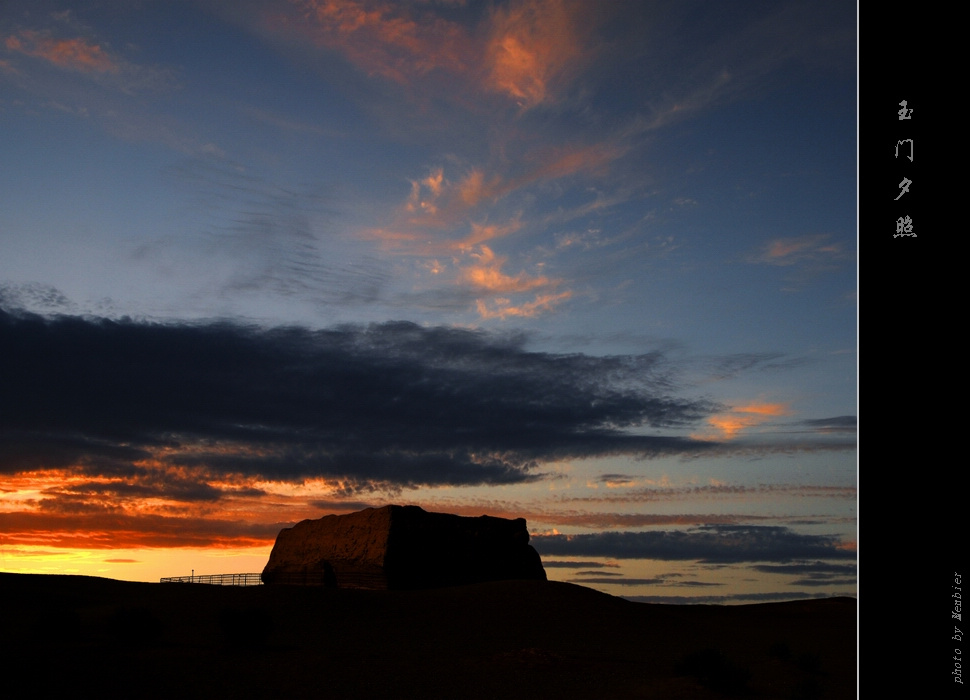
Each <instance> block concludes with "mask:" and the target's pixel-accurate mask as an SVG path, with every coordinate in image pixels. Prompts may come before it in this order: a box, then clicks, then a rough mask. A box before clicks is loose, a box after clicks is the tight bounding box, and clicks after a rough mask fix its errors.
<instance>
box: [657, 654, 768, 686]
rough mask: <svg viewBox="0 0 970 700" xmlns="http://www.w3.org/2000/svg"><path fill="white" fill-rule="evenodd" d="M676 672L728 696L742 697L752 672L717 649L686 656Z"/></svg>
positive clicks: (677, 665)
mask: <svg viewBox="0 0 970 700" xmlns="http://www.w3.org/2000/svg"><path fill="white" fill-rule="evenodd" d="M674 672H675V673H677V674H678V675H680V676H690V677H692V678H694V679H696V680H697V682H698V683H700V684H701V685H703V686H705V687H707V688H710V689H711V690H716V691H717V692H719V693H724V694H726V695H741V694H743V693H744V692H746V691H747V689H748V681H749V680H750V679H751V672H750V671H749V670H748V669H746V668H744V667H742V666H738V665H737V664H735V663H734V662H733V661H731V660H730V659H728V658H727V657H726V656H724V654H722V653H721V652H720V651H718V650H717V649H702V650H701V651H695V652H692V653H690V654H687V655H686V656H684V657H683V658H682V659H681V660H680V661H678V662H677V663H676V664H675V665H674Z"/></svg>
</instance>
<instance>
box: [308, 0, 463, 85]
mask: <svg viewBox="0 0 970 700" xmlns="http://www.w3.org/2000/svg"><path fill="white" fill-rule="evenodd" d="M303 7H304V8H305V10H306V16H307V18H308V19H310V20H312V21H314V25H313V26H312V28H311V31H312V35H313V39H314V40H315V41H316V42H317V43H319V44H322V45H324V46H327V47H329V48H334V49H337V50H339V51H340V52H341V53H343V54H344V55H346V56H347V57H348V58H349V59H350V61H351V62H352V63H354V64H355V65H357V66H359V67H360V68H362V69H364V70H365V71H367V72H368V73H369V74H371V75H380V76H382V77H384V78H388V79H390V80H394V81H396V82H399V83H407V82H410V81H411V80H412V79H413V78H415V77H417V76H420V75H423V74H426V73H428V72H429V71H431V70H433V69H435V68H446V69H448V70H451V71H462V70H463V67H464V66H465V65H466V63H467V62H466V60H465V54H466V52H467V49H466V48H465V44H466V41H467V37H466V36H465V33H464V32H463V30H462V29H461V27H459V26H458V25H456V24H454V23H452V22H448V21H447V20H444V19H441V18H436V17H433V16H431V15H430V14H428V15H426V16H424V17H422V21H420V22H419V21H416V20H414V19H412V18H411V17H409V16H406V14H404V13H405V12H406V9H407V8H406V6H403V5H401V4H395V3H388V2H373V1H366V0H306V2H304V3H303Z"/></svg>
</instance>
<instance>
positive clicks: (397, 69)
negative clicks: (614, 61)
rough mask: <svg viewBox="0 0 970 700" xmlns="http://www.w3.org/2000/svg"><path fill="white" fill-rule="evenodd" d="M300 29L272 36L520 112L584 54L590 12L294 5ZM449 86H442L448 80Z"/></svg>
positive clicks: (531, 0)
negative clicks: (509, 104) (499, 99)
mask: <svg viewBox="0 0 970 700" xmlns="http://www.w3.org/2000/svg"><path fill="white" fill-rule="evenodd" d="M295 7H296V8H297V9H298V11H299V12H300V14H301V15H302V19H303V20H304V24H301V25H299V28H297V25H295V24H291V23H288V22H285V21H281V20H280V19H276V20H275V21H271V23H272V31H274V32H276V33H278V34H287V35H290V36H302V37H304V38H306V39H307V40H309V41H311V42H313V43H314V44H315V45H317V46H319V47H322V48H326V49H329V50H333V51H337V52H339V53H340V54H342V55H343V56H344V57H345V58H346V59H347V60H348V61H350V62H351V63H352V64H353V65H355V66H357V67H358V68H359V69H360V70H362V71H364V72H365V73H367V74H368V75H370V76H375V77H380V78H383V79H386V80H391V81H393V82H396V83H400V84H405V85H409V86H414V85H415V84H418V83H425V82H428V81H430V80H431V79H432V78H433V77H435V76H440V75H441V74H448V75H451V76H453V77H455V78H457V79H459V80H460V81H461V84H462V85H463V86H464V88H465V89H468V88H471V89H472V90H473V91H476V92H478V93H492V94H496V95H501V96H504V97H505V98H507V99H509V100H512V101H514V102H515V103H516V104H517V105H518V106H519V107H521V108H523V109H528V108H532V107H535V106H538V105H541V104H543V103H547V102H550V101H553V100H555V99H557V98H558V97H559V95H560V90H561V88H562V86H563V84H564V83H565V82H566V81H567V79H568V78H569V77H570V75H571V74H572V73H573V72H574V70H575V69H576V68H577V67H578V66H579V65H581V64H582V62H583V59H584V58H585V57H586V56H587V55H588V53H589V38H590V36H591V31H592V27H593V24H594V22H593V21H592V20H593V19H595V18H596V14H595V13H592V12H590V7H589V6H587V5H585V4H583V3H569V2H563V1H562V0H516V1H515V2H512V3H509V4H508V5H505V6H496V7H492V8H489V9H487V10H486V11H485V12H484V13H479V14H477V16H476V15H475V14H473V13H469V12H455V11H450V12H447V13H442V12H436V10H437V8H435V7H434V6H433V5H424V6H422V5H420V4H411V3H391V2H387V1H386V0H302V1H301V2H297V3H295ZM449 84H450V83H449Z"/></svg>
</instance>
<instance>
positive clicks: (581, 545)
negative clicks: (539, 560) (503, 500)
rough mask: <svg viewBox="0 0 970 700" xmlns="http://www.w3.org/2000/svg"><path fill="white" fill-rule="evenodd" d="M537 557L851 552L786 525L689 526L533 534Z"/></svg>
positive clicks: (742, 557)
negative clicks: (683, 528) (653, 529)
mask: <svg viewBox="0 0 970 700" xmlns="http://www.w3.org/2000/svg"><path fill="white" fill-rule="evenodd" d="M532 544H533V546H534V547H535V548H536V550H537V551H538V552H539V554H540V555H543V556H546V555H553V556H586V557H589V556H597V557H610V558H614V559H661V560H668V561H672V560H675V561H684V560H692V559H693V560H698V561H702V562H707V563H717V564H722V563H738V562H745V561H776V562H787V561H791V560H794V559H807V558H820V559H821V558H824V559H849V558H854V557H855V553H854V552H851V551H848V550H846V549H842V548H840V547H839V544H840V543H839V541H838V540H837V539H836V538H834V537H828V536H825V535H803V534H799V533H796V532H794V531H792V530H790V529H789V528H787V527H778V526H761V525H708V526H704V527H699V528H694V529H691V530H686V531H680V530H673V531H659V532H658V531H652V532H601V533H595V534H585V535H535V536H533V538H532Z"/></svg>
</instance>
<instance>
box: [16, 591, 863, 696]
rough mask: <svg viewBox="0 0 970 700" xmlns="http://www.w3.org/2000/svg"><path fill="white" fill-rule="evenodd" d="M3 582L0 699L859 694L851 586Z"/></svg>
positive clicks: (855, 623)
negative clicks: (731, 591) (682, 590)
mask: <svg viewBox="0 0 970 700" xmlns="http://www.w3.org/2000/svg"><path fill="white" fill-rule="evenodd" d="M0 595H2V596H3V601H4V609H5V610H4V615H3V625H2V628H3V632H4V634H3V645H4V646H5V647H6V650H5V652H4V654H3V659H4V663H5V665H7V667H8V669H9V671H8V673H7V674H5V677H6V680H5V688H4V690H5V694H6V693H13V694H10V695H7V697H26V696H28V695H29V694H33V695H47V694H48V693H49V692H51V691H58V692H61V693H68V694H69V695H65V697H67V696H70V695H77V696H80V697H126V698H142V697H144V698H162V697H167V698H175V697H212V698H249V697H252V698H256V697H266V698H309V697H314V698H385V699H391V698H442V699H444V698H448V699H455V698H470V699H474V698H482V699H485V698H488V699H494V698H530V699H536V698H557V699H565V698H668V699H675V698H700V699H703V698H723V697H745V698H765V699H772V700H774V699H786V698H790V699H805V700H809V699H814V698H853V697H856V693H857V682H856V671H857V657H856V653H857V642H856V625H857V614H856V611H857V601H856V600H855V599H854V598H828V599H816V600H801V601H791V602H781V603H762V604H750V605H733V606H712V605H660V604H648V603H637V602H632V601H628V600H625V599H623V598H618V597H614V596H610V595H607V594H605V593H600V592H598V591H595V590H592V589H589V588H585V587H582V586H577V585H573V584H569V583H562V582H554V581H499V582H492V583H484V584H475V585H469V586H459V587H452V588H442V589H436V590H421V591H366V590H345V589H324V588H316V587H295V586H283V585H279V586H251V587H231V586H213V585H204V584H187V583H137V582H126V581H117V580H112V579H103V578H95V577H85V576H56V575H29V574H8V573H0ZM38 668H39V669H40V670H39V671H38V670H36V669H38ZM30 669H35V670H30ZM25 693H26V694H28V695H24V694H25Z"/></svg>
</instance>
